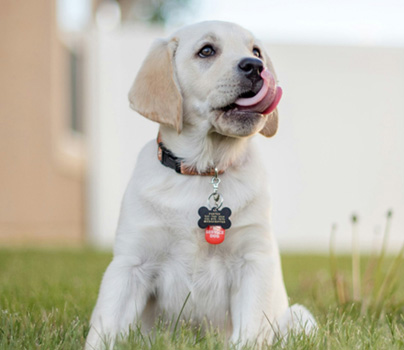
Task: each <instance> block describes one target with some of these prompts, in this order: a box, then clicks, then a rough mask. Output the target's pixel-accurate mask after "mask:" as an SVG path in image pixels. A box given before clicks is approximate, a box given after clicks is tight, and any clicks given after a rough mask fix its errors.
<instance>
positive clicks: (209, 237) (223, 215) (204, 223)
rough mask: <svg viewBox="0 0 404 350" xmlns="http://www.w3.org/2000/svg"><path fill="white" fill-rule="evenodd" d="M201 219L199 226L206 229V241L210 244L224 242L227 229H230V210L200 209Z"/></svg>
mask: <svg viewBox="0 0 404 350" xmlns="http://www.w3.org/2000/svg"><path fill="white" fill-rule="evenodd" d="M198 213H199V215H200V217H201V218H200V219H199V221H198V226H199V227H200V228H204V229H205V239H206V241H207V242H208V243H210V244H220V243H222V242H223V241H224V237H225V229H228V228H230V226H231V222H230V219H229V217H230V215H231V210H230V209H229V208H223V209H222V210H219V209H217V208H212V209H210V210H209V209H208V208H206V207H201V208H199V211H198Z"/></svg>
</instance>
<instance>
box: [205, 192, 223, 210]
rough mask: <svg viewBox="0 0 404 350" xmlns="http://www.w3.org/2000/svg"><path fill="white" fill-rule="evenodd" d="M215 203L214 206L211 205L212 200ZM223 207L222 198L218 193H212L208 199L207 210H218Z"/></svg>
mask: <svg viewBox="0 0 404 350" xmlns="http://www.w3.org/2000/svg"><path fill="white" fill-rule="evenodd" d="M215 197H216V198H215ZM212 198H213V201H214V203H215V205H211V202H212V200H211V199H212ZM222 205H223V196H222V195H221V194H220V193H212V194H211V195H210V196H209V197H208V207H209V209H212V208H216V209H218V210H219V209H220V208H221V207H222Z"/></svg>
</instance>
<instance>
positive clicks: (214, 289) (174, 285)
mask: <svg viewBox="0 0 404 350" xmlns="http://www.w3.org/2000/svg"><path fill="white" fill-rule="evenodd" d="M206 43H209V44H212V46H214V48H215V50H216V54H215V55H214V56H213V57H210V58H207V59H206V58H201V57H199V56H198V51H199V50H200V49H201V47H202V46H203V45H205V44H206ZM254 47H258V48H260V50H261V52H262V55H263V57H262V58H261V59H262V60H263V61H264V64H265V66H266V67H267V68H268V69H269V70H271V71H272V73H273V74H275V73H274V71H273V67H272V65H271V63H270V61H269V58H268V57H267V56H266V54H265V53H264V50H263V49H262V47H261V46H260V43H259V42H257V41H256V40H255V39H254V37H253V36H252V35H251V34H250V33H249V32H248V31H246V30H245V29H243V28H241V27H239V26H237V25H235V24H231V23H225V22H204V23H200V24H196V25H193V26H188V27H185V28H184V29H182V30H180V31H178V32H177V33H175V34H174V35H173V36H172V37H171V38H169V39H168V40H160V41H157V42H156V44H155V45H154V47H153V48H152V50H151V51H150V53H149V55H148V57H147V58H146V60H145V62H144V65H143V66H142V68H141V70H140V72H139V74H138V77H137V79H136V81H135V83H134V85H133V87H132V89H131V91H130V94H129V98H130V101H131V106H132V107H133V108H134V109H136V110H137V111H139V112H140V113H141V114H143V115H144V116H146V117H148V118H150V119H152V120H154V121H157V122H159V123H160V124H161V127H160V133H161V137H162V139H163V142H164V144H165V146H166V147H167V148H168V149H170V150H171V151H172V152H173V153H174V154H176V155H177V156H179V157H182V158H184V160H185V163H186V164H187V165H188V166H190V167H192V168H194V169H196V170H198V171H204V170H206V169H207V168H209V167H212V166H216V167H218V168H219V169H226V171H225V172H224V174H223V175H221V176H220V179H221V184H220V192H221V193H222V195H223V197H224V200H225V206H227V207H229V208H231V210H232V216H231V221H232V227H231V228H230V229H229V230H227V232H226V239H225V241H224V242H223V243H222V244H220V245H217V246H214V245H210V244H208V243H207V242H206V241H205V238H204V232H203V230H202V229H200V228H198V226H197V221H198V218H199V217H198V208H199V207H201V206H203V205H205V203H206V199H207V197H208V195H209V194H210V193H211V192H212V187H211V184H210V177H206V176H188V175H180V174H177V173H175V172H174V171H173V170H172V169H169V168H166V167H164V166H162V165H161V164H160V163H159V161H158V160H157V144H156V141H152V142H150V143H149V144H147V145H146V146H145V147H144V149H143V150H142V152H141V153H140V155H139V159H138V162H137V165H136V168H135V170H134V173H133V176H132V178H131V180H130V183H129V185H128V188H127V190H126V193H125V196H124V199H123V203H122V207H121V213H120V219H119V225H118V229H117V236H116V242H115V249H114V258H113V261H112V262H111V264H110V265H109V267H108V269H107V271H106V272H105V275H104V278H103V281H102V284H101V288H100V292H99V297H98V300H97V304H96V306H95V309H94V312H93V314H92V318H91V329H90V333H89V335H88V338H87V342H86V348H87V349H99V348H102V344H103V339H106V338H108V339H109V345H111V344H113V339H114V338H115V337H116V336H117V335H118V334H120V333H126V332H127V331H128V329H129V328H130V327H131V326H133V325H134V324H135V323H137V322H139V321H141V324H142V329H144V330H148V329H150V328H151V327H152V326H153V324H154V322H155V319H156V317H158V316H161V315H164V317H165V318H166V319H167V320H172V319H176V318H177V316H178V315H179V312H180V310H181V308H182V307H183V305H184V302H185V300H186V298H187V296H188V294H189V293H190V294H189V295H190V296H189V300H188V301H187V303H186V305H185V308H184V311H183V313H182V317H183V318H185V319H187V320H191V322H195V323H197V324H203V323H204V322H205V321H206V322H207V323H208V324H209V325H211V326H213V327H219V328H221V329H224V330H226V331H227V332H228V333H229V336H230V340H231V342H233V343H235V344H246V343H253V344H264V343H271V341H272V340H273V337H274V334H276V333H279V334H280V335H285V334H287V332H288V331H290V330H291V329H295V330H305V331H307V332H308V331H309V330H310V329H312V328H313V327H314V325H315V321H314V319H313V317H312V316H311V314H310V313H309V312H308V311H307V310H306V309H305V308H304V307H302V306H297V305H294V306H292V307H291V308H288V299H287V295H286V291H285V286H284V283H283V277H282V272H281V263H280V258H279V253H278V247H277V244H276V241H275V238H274V236H273V234H272V232H271V221H270V205H269V195H268V188H267V181H266V179H267V176H266V174H265V172H264V170H263V166H262V164H261V161H260V160H259V159H258V157H257V153H256V151H255V150H254V145H253V143H252V142H251V141H252V138H251V136H253V135H255V134H256V133H258V132H261V133H262V134H264V135H265V136H272V135H273V134H274V133H275V132H276V129H277V115H278V114H277V113H278V112H277V110H275V111H274V112H273V113H272V114H271V115H269V116H263V115H259V116H257V115H256V114H257V113H255V114H251V113H250V114H251V115H248V114H247V115H241V116H240V115H236V118H235V119H234V120H233V119H232V118H231V117H232V115H231V113H230V116H229V115H227V116H226V115H224V114H225V113H224V112H223V110H221V107H224V106H226V105H228V104H230V103H232V102H234V101H235V99H236V98H237V97H238V96H239V95H240V93H241V91H240V88H239V85H240V83H239V81H240V77H239V75H238V74H237V69H236V67H237V64H238V62H239V61H240V59H242V58H245V57H254V55H253V52H252V50H253V48H254Z"/></svg>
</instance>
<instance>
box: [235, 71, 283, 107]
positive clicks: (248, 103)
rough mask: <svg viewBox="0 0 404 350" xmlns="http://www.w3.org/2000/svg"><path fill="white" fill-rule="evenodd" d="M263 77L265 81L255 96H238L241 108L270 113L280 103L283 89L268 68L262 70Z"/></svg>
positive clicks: (236, 102)
mask: <svg viewBox="0 0 404 350" xmlns="http://www.w3.org/2000/svg"><path fill="white" fill-rule="evenodd" d="M261 77H262V79H263V80H264V82H263V84H262V88H261V90H260V91H258V93H257V94H256V95H255V96H253V97H249V98H238V99H237V100H236V101H235V104H236V105H237V106H239V109H240V110H247V111H251V112H258V113H262V114H269V113H271V112H272V111H273V110H274V109H275V108H276V106H277V105H278V103H279V101H280V99H281V97H282V89H281V88H280V87H279V86H277V85H276V81H275V77H274V76H273V75H272V73H271V72H270V71H269V70H267V69H264V70H263V71H262V73H261Z"/></svg>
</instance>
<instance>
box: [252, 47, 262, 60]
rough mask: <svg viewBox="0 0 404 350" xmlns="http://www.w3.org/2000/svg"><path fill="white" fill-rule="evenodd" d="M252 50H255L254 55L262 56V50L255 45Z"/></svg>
mask: <svg viewBox="0 0 404 350" xmlns="http://www.w3.org/2000/svg"><path fill="white" fill-rule="evenodd" d="M252 52H253V54H254V56H257V57H259V58H261V51H260V49H258V48H256V47H254V48H253V50H252Z"/></svg>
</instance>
